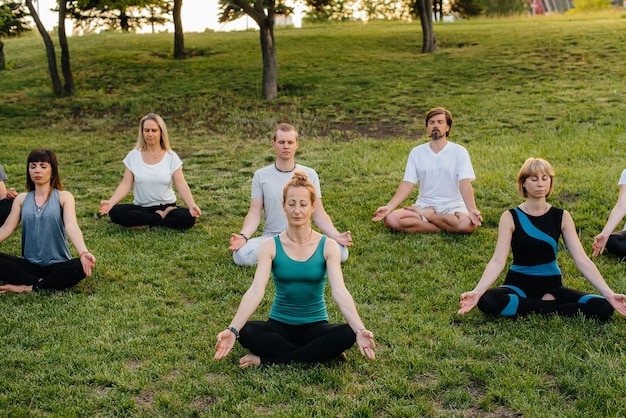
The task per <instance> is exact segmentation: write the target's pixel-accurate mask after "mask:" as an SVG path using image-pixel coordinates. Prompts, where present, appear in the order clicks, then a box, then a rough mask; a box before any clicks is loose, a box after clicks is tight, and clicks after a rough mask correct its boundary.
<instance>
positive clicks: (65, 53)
mask: <svg viewBox="0 0 626 418" xmlns="http://www.w3.org/2000/svg"><path fill="white" fill-rule="evenodd" d="M66 15H67V2H66V1H65V0H60V1H59V46H60V47H61V71H62V72H63V80H65V85H64V86H63V90H64V91H63V93H64V94H66V95H68V96H71V95H72V94H74V90H75V87H74V77H73V76H72V67H71V65H70V48H69V46H68V44H67V34H66V33H65V16H66Z"/></svg>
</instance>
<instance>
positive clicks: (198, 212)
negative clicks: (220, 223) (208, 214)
mask: <svg viewBox="0 0 626 418" xmlns="http://www.w3.org/2000/svg"><path fill="white" fill-rule="evenodd" d="M189 213H190V214H191V216H193V217H194V218H198V217H200V215H202V211H201V210H200V207H199V206H198V205H194V206H192V207H190V208H189Z"/></svg>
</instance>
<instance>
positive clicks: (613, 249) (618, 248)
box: [606, 231, 626, 257]
mask: <svg viewBox="0 0 626 418" xmlns="http://www.w3.org/2000/svg"><path fill="white" fill-rule="evenodd" d="M606 249H607V250H609V252H610V253H611V254H613V255H616V256H618V257H626V231H620V232H615V233H613V234H611V235H609V240H608V241H607V242H606Z"/></svg>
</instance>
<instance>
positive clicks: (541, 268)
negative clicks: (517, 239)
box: [510, 208, 561, 276]
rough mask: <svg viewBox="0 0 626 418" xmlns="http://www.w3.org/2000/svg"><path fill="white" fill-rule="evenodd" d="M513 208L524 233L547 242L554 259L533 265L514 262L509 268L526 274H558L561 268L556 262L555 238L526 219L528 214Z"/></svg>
mask: <svg viewBox="0 0 626 418" xmlns="http://www.w3.org/2000/svg"><path fill="white" fill-rule="evenodd" d="M514 210H515V212H516V213H517V217H518V219H519V223H520V225H521V226H522V229H523V230H524V232H525V233H527V234H528V235H529V236H530V237H532V238H534V239H536V240H538V241H543V242H545V243H547V244H548V245H550V247H552V251H554V260H553V261H551V262H549V263H545V264H538V265H534V266H520V265H516V264H514V265H512V266H511V267H510V269H511V270H512V271H514V272H517V273H522V274H526V275H528V276H554V275H560V274H561V269H560V268H559V266H558V265H557V264H556V256H557V242H556V240H555V239H554V238H552V237H551V236H550V235H548V234H546V233H545V232H543V231H541V230H540V229H539V228H537V227H536V226H535V225H533V224H532V222H530V219H528V216H527V215H526V214H525V213H524V212H522V211H521V210H520V209H519V208H514Z"/></svg>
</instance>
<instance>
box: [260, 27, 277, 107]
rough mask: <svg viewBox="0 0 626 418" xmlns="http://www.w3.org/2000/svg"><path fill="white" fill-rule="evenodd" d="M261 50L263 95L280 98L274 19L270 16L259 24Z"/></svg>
mask: <svg viewBox="0 0 626 418" xmlns="http://www.w3.org/2000/svg"><path fill="white" fill-rule="evenodd" d="M259 29H260V30H259V32H260V34H261V52H262V54H263V97H264V98H265V99H267V100H274V99H276V98H278V63H277V60H276V47H275V45H274V19H273V18H270V17H268V18H267V19H265V22H264V23H263V25H259Z"/></svg>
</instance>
